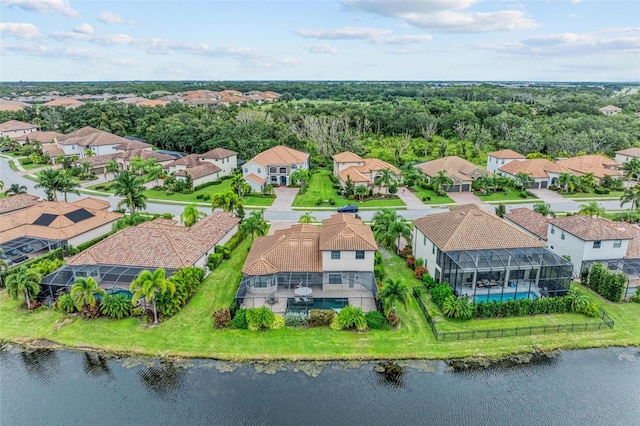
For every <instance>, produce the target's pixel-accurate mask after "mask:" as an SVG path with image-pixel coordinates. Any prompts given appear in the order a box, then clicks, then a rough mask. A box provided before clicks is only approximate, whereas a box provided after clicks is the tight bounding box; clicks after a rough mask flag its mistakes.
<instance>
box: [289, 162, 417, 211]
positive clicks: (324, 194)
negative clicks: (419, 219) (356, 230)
mask: <svg viewBox="0 0 640 426" xmlns="http://www.w3.org/2000/svg"><path fill="white" fill-rule="evenodd" d="M330 175H331V172H330V171H329V170H318V171H317V172H315V173H313V174H312V175H311V179H309V183H308V186H307V191H306V192H305V193H304V194H300V193H298V195H297V196H296V198H295V200H293V207H309V208H313V207H328V206H330V204H328V203H326V202H325V203H324V204H322V206H318V205H317V204H316V203H317V201H318V200H319V199H322V200H324V201H327V200H329V199H330V198H333V199H334V201H335V207H340V206H345V205H347V204H357V205H358V206H359V207H404V205H405V204H404V202H403V201H402V200H401V199H399V198H389V199H384V198H380V199H373V200H366V201H364V202H361V201H354V200H348V199H346V198H344V197H342V196H340V195H338V194H337V192H336V190H335V189H333V183H332V182H331V179H330V178H329V176H330Z"/></svg>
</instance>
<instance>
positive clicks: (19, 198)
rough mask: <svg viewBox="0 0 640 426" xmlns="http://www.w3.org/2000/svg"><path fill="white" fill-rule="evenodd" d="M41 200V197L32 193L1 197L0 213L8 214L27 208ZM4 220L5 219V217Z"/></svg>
mask: <svg viewBox="0 0 640 426" xmlns="http://www.w3.org/2000/svg"><path fill="white" fill-rule="evenodd" d="M39 202H40V197H38V196H37V195H30V194H16V195H12V196H10V197H4V198H0V214H7V213H11V212H14V211H16V210H22V209H26V208H27V207H31V206H34V205H36V204H38V203H39ZM3 220H4V219H3Z"/></svg>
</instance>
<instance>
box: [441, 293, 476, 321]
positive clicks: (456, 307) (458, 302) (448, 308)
mask: <svg viewBox="0 0 640 426" xmlns="http://www.w3.org/2000/svg"><path fill="white" fill-rule="evenodd" d="M442 313H443V314H444V316H446V317H449V318H457V319H463V320H468V319H471V318H472V317H473V307H472V305H471V303H469V298H468V297H466V296H465V297H455V296H453V295H452V296H448V297H447V298H446V299H445V300H444V302H443V303H442Z"/></svg>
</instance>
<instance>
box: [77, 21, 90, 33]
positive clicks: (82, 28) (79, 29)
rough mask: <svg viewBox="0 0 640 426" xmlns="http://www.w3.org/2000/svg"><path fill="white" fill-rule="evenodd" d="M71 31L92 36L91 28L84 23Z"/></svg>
mask: <svg viewBox="0 0 640 426" xmlns="http://www.w3.org/2000/svg"><path fill="white" fill-rule="evenodd" d="M73 31H74V32H76V33H79V34H93V28H91V25H89V24H87V23H86V22H85V23H84V24H80V25H78V26H77V27H75V28H74V29H73Z"/></svg>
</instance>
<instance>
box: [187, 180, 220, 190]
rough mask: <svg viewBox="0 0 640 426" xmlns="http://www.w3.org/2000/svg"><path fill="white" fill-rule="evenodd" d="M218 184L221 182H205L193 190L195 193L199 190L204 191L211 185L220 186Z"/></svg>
mask: <svg viewBox="0 0 640 426" xmlns="http://www.w3.org/2000/svg"><path fill="white" fill-rule="evenodd" d="M220 183H221V181H212V182H205V183H201V184H200V185H197V186H196V187H195V188H194V190H196V191H200V190H201V189H205V188H207V187H209V186H212V185H218V184H220Z"/></svg>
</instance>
